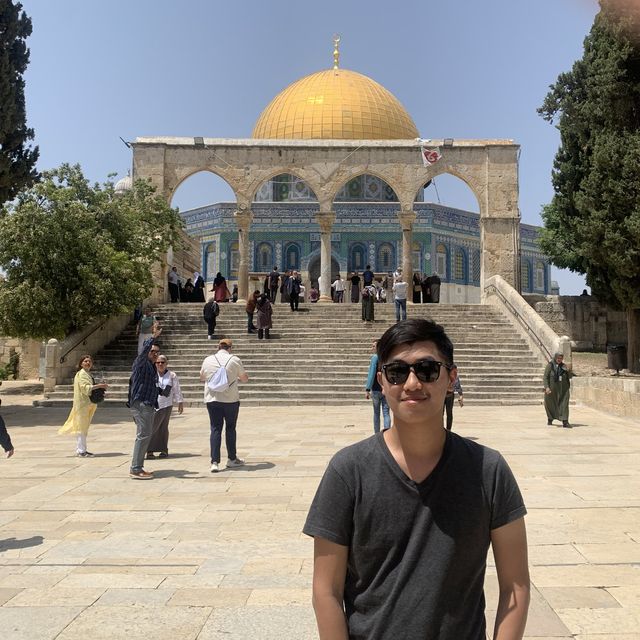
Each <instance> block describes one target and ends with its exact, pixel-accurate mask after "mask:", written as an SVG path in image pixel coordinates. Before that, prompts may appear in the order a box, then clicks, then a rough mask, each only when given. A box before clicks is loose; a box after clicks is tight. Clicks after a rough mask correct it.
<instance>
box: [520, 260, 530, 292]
mask: <svg viewBox="0 0 640 640" xmlns="http://www.w3.org/2000/svg"><path fill="white" fill-rule="evenodd" d="M530 264H531V263H530V262H529V261H528V260H522V262H521V263H520V288H521V289H522V291H524V292H528V291H531V273H530Z"/></svg>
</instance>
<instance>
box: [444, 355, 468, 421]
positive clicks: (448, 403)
mask: <svg viewBox="0 0 640 640" xmlns="http://www.w3.org/2000/svg"><path fill="white" fill-rule="evenodd" d="M451 368H452V369H455V370H456V381H455V382H454V383H453V387H451V390H450V391H449V390H447V396H446V398H445V399H444V410H445V411H446V413H447V431H451V429H452V428H453V401H454V400H455V397H456V393H457V394H458V404H459V405H460V406H461V407H462V406H463V405H464V398H463V396H462V385H461V384H460V378H459V377H458V373H457V372H458V365H457V364H452V365H451Z"/></svg>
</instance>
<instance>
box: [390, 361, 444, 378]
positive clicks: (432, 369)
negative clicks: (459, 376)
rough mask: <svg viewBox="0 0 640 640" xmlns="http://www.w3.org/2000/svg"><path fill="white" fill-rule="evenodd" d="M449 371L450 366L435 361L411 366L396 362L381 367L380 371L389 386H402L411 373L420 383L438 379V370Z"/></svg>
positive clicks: (415, 363) (421, 362)
mask: <svg viewBox="0 0 640 640" xmlns="http://www.w3.org/2000/svg"><path fill="white" fill-rule="evenodd" d="M441 367H444V368H445V369H446V370H447V371H451V366H450V365H448V364H445V363H444V362H438V361H437V360H418V361H417V362H414V363H413V364H409V363H407V362H403V361H402V360H396V361H395V362H390V363H389V364H384V365H382V371H383V373H384V375H385V378H386V379H387V380H388V381H389V383H390V384H404V383H405V382H406V381H407V378H408V377H409V373H411V371H413V373H415V374H416V378H418V380H420V382H435V381H436V380H437V379H438V378H439V377H440V368H441Z"/></svg>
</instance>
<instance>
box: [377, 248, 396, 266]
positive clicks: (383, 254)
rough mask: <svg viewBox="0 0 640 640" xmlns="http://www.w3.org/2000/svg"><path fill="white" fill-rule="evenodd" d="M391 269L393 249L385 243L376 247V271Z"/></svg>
mask: <svg viewBox="0 0 640 640" xmlns="http://www.w3.org/2000/svg"><path fill="white" fill-rule="evenodd" d="M393 268H394V265H393V247H392V246H391V245H390V244H389V243H388V242H385V243H384V244H381V245H380V246H379V247H378V271H391V270H392V269H393Z"/></svg>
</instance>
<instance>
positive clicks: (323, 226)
mask: <svg viewBox="0 0 640 640" xmlns="http://www.w3.org/2000/svg"><path fill="white" fill-rule="evenodd" d="M335 219H336V214H335V213H334V212H333V211H321V212H320V213H318V216H317V218H316V220H317V221H318V225H319V226H320V276H321V280H320V299H319V302H332V300H331V230H332V229H333V223H334V221H335Z"/></svg>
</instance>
